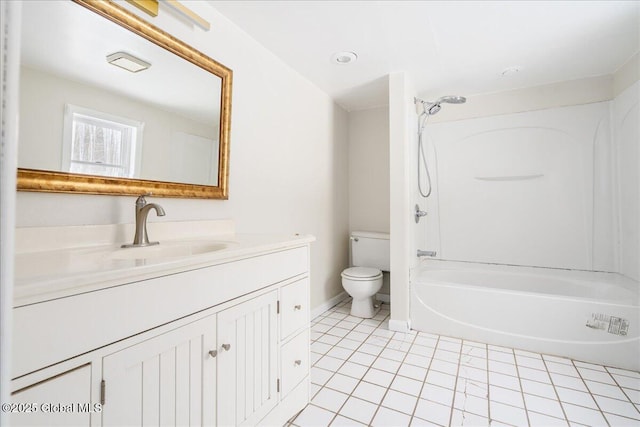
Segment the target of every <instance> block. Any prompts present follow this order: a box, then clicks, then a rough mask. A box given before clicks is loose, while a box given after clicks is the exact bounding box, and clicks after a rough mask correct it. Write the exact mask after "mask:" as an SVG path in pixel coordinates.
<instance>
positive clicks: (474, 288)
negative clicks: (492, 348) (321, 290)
mask: <svg viewBox="0 0 640 427" xmlns="http://www.w3.org/2000/svg"><path fill="white" fill-rule="evenodd" d="M639 322H640V293H639V284H638V282H637V281H634V280H631V279H629V278H626V277H624V276H621V275H619V274H614V273H598V272H587V271H571V270H557V269H548V268H535V267H518V266H505V265H492V264H479V263H466V262H454V261H437V260H423V261H421V264H420V266H419V267H418V268H416V269H414V270H412V271H411V328H412V329H416V330H418V331H425V332H432V333H438V334H442V335H447V336H451V337H458V338H464V339H467V340H474V341H480V342H486V343H489V344H494V345H501V346H508V347H514V348H520V349H524V350H529V351H535V352H540V353H545V354H553V355H557V356H564V357H570V358H573V359H576V360H582V361H587V362H593V363H600V364H604V365H607V366H614V367H619V368H625V369H632V370H635V371H640V330H639Z"/></svg>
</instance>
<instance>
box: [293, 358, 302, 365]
mask: <svg viewBox="0 0 640 427" xmlns="http://www.w3.org/2000/svg"><path fill="white" fill-rule="evenodd" d="M293 364H294V365H296V366H300V365H302V360H300V359H298V360H296V361H295V362H293Z"/></svg>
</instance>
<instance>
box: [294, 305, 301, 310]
mask: <svg viewBox="0 0 640 427" xmlns="http://www.w3.org/2000/svg"><path fill="white" fill-rule="evenodd" d="M293 309H294V310H302V306H301V305H300V304H298V305H294V306H293Z"/></svg>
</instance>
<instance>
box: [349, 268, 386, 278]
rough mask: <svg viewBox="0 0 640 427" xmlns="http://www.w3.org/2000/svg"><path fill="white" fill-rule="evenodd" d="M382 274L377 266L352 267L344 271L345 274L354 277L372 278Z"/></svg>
mask: <svg viewBox="0 0 640 427" xmlns="http://www.w3.org/2000/svg"><path fill="white" fill-rule="evenodd" d="M381 274H382V272H381V271H380V270H378V269H377V268H370V267H351V268H347V269H346V270H345V271H343V272H342V275H343V276H347V277H353V278H354V279H372V278H375V277H378V276H380V275H381Z"/></svg>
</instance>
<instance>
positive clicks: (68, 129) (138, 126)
mask: <svg viewBox="0 0 640 427" xmlns="http://www.w3.org/2000/svg"><path fill="white" fill-rule="evenodd" d="M75 115H82V116H87V117H90V118H93V119H95V120H98V121H100V120H104V121H109V122H113V123H117V124H119V125H122V126H127V127H131V128H134V133H135V135H134V137H133V138H132V141H131V144H132V145H133V149H132V150H131V151H132V152H131V156H130V159H131V160H130V164H129V165H128V173H127V175H126V176H125V177H124V178H137V177H139V176H140V171H141V166H142V141H143V131H144V122H141V121H138V120H133V119H129V118H126V117H121V116H116V115H114V114H109V113H104V112H102V111H97V110H93V109H90V108H85V107H79V106H77V105H73V104H65V106H64V124H63V130H62V164H61V167H62V169H61V170H62V171H65V172H69V171H70V170H71V163H72V160H71V153H72V149H73V121H74V116H75Z"/></svg>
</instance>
